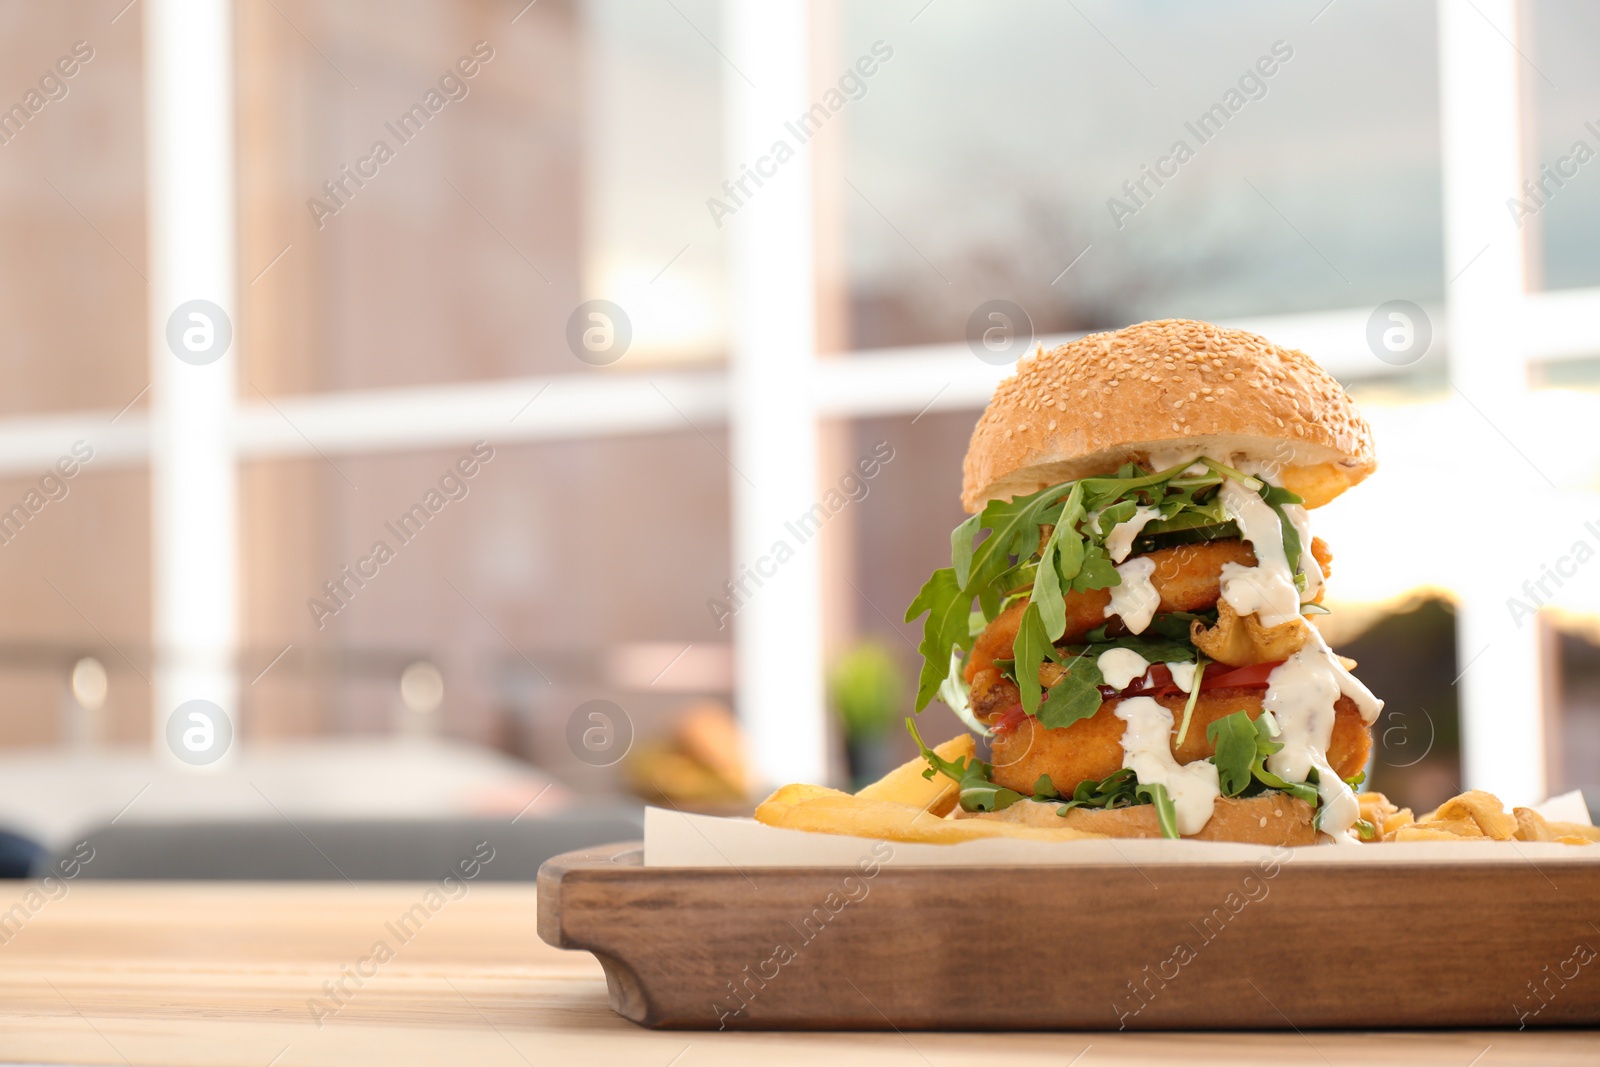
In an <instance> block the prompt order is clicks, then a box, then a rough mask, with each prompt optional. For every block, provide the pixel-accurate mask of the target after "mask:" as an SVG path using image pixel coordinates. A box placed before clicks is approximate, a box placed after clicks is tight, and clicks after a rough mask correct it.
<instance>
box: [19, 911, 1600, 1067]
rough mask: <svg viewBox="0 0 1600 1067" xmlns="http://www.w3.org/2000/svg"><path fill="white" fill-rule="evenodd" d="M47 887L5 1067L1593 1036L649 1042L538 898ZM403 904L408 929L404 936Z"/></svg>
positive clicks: (1018, 1060) (1345, 1050) (26, 921)
mask: <svg viewBox="0 0 1600 1067" xmlns="http://www.w3.org/2000/svg"><path fill="white" fill-rule="evenodd" d="M0 885H3V883H0ZM63 891H64V894H63ZM54 892H55V895H56V899H50V897H49V896H48V895H46V893H45V892H43V891H42V890H41V889H40V887H39V886H38V884H37V883H13V884H9V885H4V888H0V1061H5V1062H15V1061H24V1062H38V1063H96V1064H99V1063H112V1064H120V1063H129V1064H164V1065H171V1067H178V1065H185V1064H227V1065H239V1067H269V1065H271V1067H301V1065H309V1064H373V1065H382V1067H399V1065H406V1064H435V1063H437V1064H452V1065H453V1064H489V1065H493V1064H508V1065H515V1064H521V1063H527V1064H540V1065H542V1064H546V1063H605V1064H638V1065H641V1067H701V1065H708V1064H748V1063H762V1064H779V1065H782V1064H791V1063H795V1064H798V1063H819V1062H827V1063H828V1064H830V1067H845V1065H848V1064H857V1063H860V1064H867V1063H870V1064H873V1065H874V1067H895V1065H899V1064H904V1065H906V1067H919V1065H925V1067H935V1065H940V1067H942V1065H944V1064H957V1063H975V1062H995V1063H1004V1064H1006V1067H1025V1065H1033V1064H1038V1065H1041V1067H1043V1065H1046V1064H1048V1065H1051V1067H1066V1065H1068V1064H1069V1063H1070V1064H1073V1065H1074V1067H1100V1065H1105V1064H1145V1063H1148V1064H1162V1065H1166V1064H1170V1063H1175V1062H1182V1063H1198V1064H1217V1065H1222V1064H1229V1065H1233V1064H1239V1063H1285V1062H1294V1063H1303V1064H1313V1063H1323V1062H1326V1063H1328V1064H1330V1065H1332V1064H1341V1065H1342V1064H1353V1063H1361V1064H1363V1065H1381V1064H1390V1063H1393V1064H1408V1065H1411V1064H1423V1065H1433V1064H1437V1065H1441V1067H1445V1065H1448V1067H1494V1065H1497V1064H1512V1063H1515V1064H1536V1065H1537V1064H1552V1065H1553V1064H1583V1065H1584V1067H1593V1065H1594V1064H1595V1063H1597V1062H1600V1034H1596V1033H1595V1032H1593V1031H1587V1032H1580V1031H1558V1032H1537V1031H1532V1030H1530V1031H1526V1032H1523V1033H1518V1032H1515V1031H1498V1030H1496V1031H1482V1032H1460V1031H1449V1032H1434V1033H1403V1034H1397V1033H1387V1034H1361V1033H1328V1032H1318V1033H1306V1034H1297V1033H1294V1032H1288V1033H1282V1034H1116V1033H1106V1034H932V1033H910V1034H903V1035H901V1034H894V1033H882V1034H879V1033H872V1034H865V1033H863V1034H852V1033H810V1034H792V1033H790V1034H783V1033H767V1034H754V1033H737V1034H736V1033H701V1032H695V1033H690V1032H656V1031H650V1030H643V1029H640V1028H638V1027H636V1026H634V1025H633V1024H632V1023H628V1022H626V1021H624V1020H622V1019H620V1018H618V1017H616V1016H615V1015H613V1014H612V1013H611V1011H610V1010H609V1009H608V1008H607V1007H606V989H605V980H604V978H603V977H602V975H601V972H600V967H599V965H598V964H597V963H596V962H595V961H594V959H593V958H591V957H590V956H588V955H586V954H582V953H569V952H561V951H558V950H556V949H552V948H550V947H548V946H547V945H545V944H544V943H543V942H542V941H540V940H539V938H538V936H537V935H536V934H535V932H534V891H533V887H532V886H520V885H517V886H513V885H505V884H481V885H469V886H467V887H466V892H465V895H462V896H460V897H459V898H458V899H454V900H452V899H448V898H447V897H445V896H443V895H439V894H438V891H437V889H436V888H434V889H433V890H432V892H433V893H434V895H433V896H432V897H430V896H429V892H430V887H429V886H425V885H410V884H394V883H388V884H369V885H364V886H360V887H356V886H352V885H348V884H344V883H338V884H333V883H324V884H274V885H262V884H229V883H186V884H160V883H113V882H100V883H96V882H76V883H58V884H56V885H55V886H54ZM30 893H31V895H30ZM408 912H409V913H410V914H411V915H412V916H413V917H412V919H410V920H409V921H406V922H404V923H402V921H401V920H402V916H404V915H406V914H407V913H408ZM906 980H907V981H914V980H915V976H913V975H909V974H908V975H907V977H906ZM1441 980H1447V979H1446V978H1444V977H1441ZM340 983H342V987H343V988H342V989H341V988H339V984H340ZM1374 995H1375V996H1381V995H1383V994H1382V992H1381V991H1375V992H1374ZM1074 1057H1077V1058H1076V1059H1074Z"/></svg>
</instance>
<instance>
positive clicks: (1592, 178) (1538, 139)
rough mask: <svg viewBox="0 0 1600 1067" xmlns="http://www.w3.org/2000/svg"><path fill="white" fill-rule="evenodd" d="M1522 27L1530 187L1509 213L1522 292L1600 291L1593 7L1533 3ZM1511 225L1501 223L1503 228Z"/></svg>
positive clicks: (1597, 28) (1599, 28)
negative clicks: (1520, 243)
mask: <svg viewBox="0 0 1600 1067" xmlns="http://www.w3.org/2000/svg"><path fill="white" fill-rule="evenodd" d="M1524 25H1525V26H1526V27H1527V28H1528V30H1529V32H1530V33H1531V36H1532V38H1533V42H1532V44H1533V47H1532V49H1531V50H1529V51H1530V54H1531V55H1532V56H1533V57H1534V60H1533V61H1534V63H1535V64H1537V65H1536V66H1533V65H1530V66H1528V67H1525V68H1524V69H1523V72H1522V75H1523V81H1522V84H1523V87H1524V90H1525V91H1526V92H1527V94H1528V97H1529V100H1530V102H1531V104H1532V106H1531V107H1529V108H1527V109H1526V110H1527V112H1528V117H1529V119H1530V125H1531V129H1530V130H1529V131H1528V135H1527V137H1526V138H1525V140H1526V143H1527V144H1528V146H1529V153H1528V158H1527V159H1526V160H1525V161H1524V170H1525V172H1526V173H1527V177H1528V180H1529V181H1530V182H1531V183H1532V184H1533V188H1532V189H1529V190H1528V191H1527V192H1528V195H1527V197H1526V199H1525V200H1523V202H1522V203H1521V204H1520V205H1518V206H1517V209H1516V210H1515V211H1514V212H1511V213H1510V214H1514V215H1516V216H1518V220H1520V221H1521V222H1522V223H1523V226H1524V228H1525V230H1526V232H1527V233H1528V236H1529V241H1530V245H1529V254H1528V267H1529V275H1530V283H1531V284H1530V287H1531V288H1535V289H1571V288H1576V287H1580V286H1590V285H1600V256H1597V255H1596V254H1595V248H1596V247H1600V176H1597V175H1595V174H1594V173H1592V171H1594V170H1597V169H1600V164H1596V163H1595V162H1594V159H1595V156H1596V155H1597V154H1600V112H1597V111H1596V110H1595V107H1594V102H1595V100H1596V99H1597V98H1600V67H1597V66H1596V64H1595V62H1594V45H1595V42H1596V41H1600V9H1597V8H1596V7H1595V5H1593V4H1586V3H1582V2H1577V0H1537V2H1536V3H1533V4H1530V5H1529V11H1528V15H1527V17H1526V18H1525V19H1524ZM1513 224H1514V220H1513V219H1512V218H1511V217H1509V215H1508V218H1507V225H1513Z"/></svg>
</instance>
